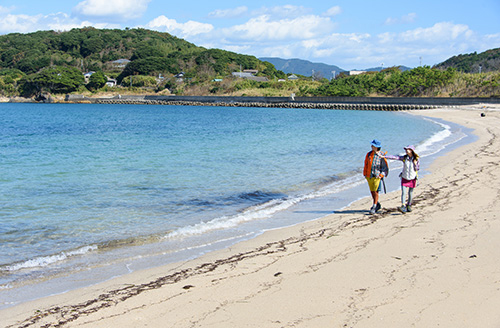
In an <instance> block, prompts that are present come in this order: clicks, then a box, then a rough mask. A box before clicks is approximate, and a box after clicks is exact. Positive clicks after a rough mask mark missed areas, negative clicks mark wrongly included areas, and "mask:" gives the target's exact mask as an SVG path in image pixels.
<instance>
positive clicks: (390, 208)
mask: <svg viewBox="0 0 500 328" xmlns="http://www.w3.org/2000/svg"><path fill="white" fill-rule="evenodd" d="M489 107H491V105H489ZM482 112H484V113H485V114H486V116H485V117H482V116H481V115H480V113H482ZM411 113H413V114H414V115H424V116H431V117H437V118H442V119H445V120H448V121H453V122H456V123H458V124H461V125H463V126H466V127H469V128H472V129H473V130H474V134H476V135H477V136H478V137H479V138H478V140H477V141H475V142H474V143H471V144H468V145H465V146H462V147H460V148H458V149H456V150H454V151H452V152H450V153H447V154H446V155H445V156H443V157H440V158H438V159H437V160H436V161H435V162H434V163H433V164H432V165H431V167H430V174H428V175H425V176H424V177H422V178H421V179H420V185H419V186H418V187H417V188H416V189H415V202H414V206H413V208H414V211H413V212H411V213H406V214H401V213H399V212H398V211H397V206H398V205H399V202H400V192H399V191H397V192H393V193H390V194H386V195H382V196H381V202H382V204H383V206H384V208H383V209H382V210H381V211H380V212H379V213H378V214H376V215H368V209H369V207H370V206H371V200H370V199H369V198H368V197H367V198H364V199H362V200H359V201H356V202H355V203H353V204H352V205H351V206H349V207H348V208H346V209H344V210H342V211H338V212H335V213H334V214H331V215H328V216H326V217H324V218H321V219H318V220H315V221H312V222H308V223H303V224H299V225H296V226H293V227H289V228H284V229H278V230H273V231H269V232H267V233H265V234H263V235H261V236H259V237H257V238H255V239H252V240H249V241H246V242H242V243H239V244H237V245H235V246H233V247H230V248H227V249H224V250H221V251H217V252H212V253H209V254H207V255H204V256H202V257H201V258H198V259H195V260H191V261H186V262H182V263H176V264H172V265H168V266H164V267H159V268H155V269H150V270H144V271H140V272H135V273H132V274H130V275H126V276H123V277H119V278H116V279H113V280H110V281H107V282H105V283H102V284H99V285H95V286H91V287H87V288H83V289H79V290H75V291H71V292H68V293H65V294H62V295H56V296H52V297H48V298H44V299H40V300H37V301H34V302H29V303H25V304H21V305H19V306H15V307H12V308H9V309H6V310H2V311H0V318H2V319H0V321H1V322H2V326H5V327H42V326H43V327H60V326H62V327H176V328H182V327H217V328H221V327H228V328H229V327H231V328H233V327H454V328H455V327H499V326H500V311H498V305H499V304H500V251H499V249H500V238H499V236H500V215H499V213H500V204H499V202H498V199H500V187H499V186H498V183H497V181H498V180H499V179H500V167H499V165H500V152H499V151H500V108H498V107H497V108H484V107H483V106H475V107H464V108H462V109H433V110H422V111H412V112H411ZM403 142H404V141H403ZM402 146H403V145H402ZM367 196H368V191H367Z"/></svg>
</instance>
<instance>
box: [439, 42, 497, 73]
mask: <svg viewBox="0 0 500 328" xmlns="http://www.w3.org/2000/svg"><path fill="white" fill-rule="evenodd" d="M434 67H435V68H438V69H447V68H455V69H457V71H460V72H464V73H479V72H482V73H485V72H493V71H499V70H500V48H496V49H491V50H487V51H485V52H482V53H479V54H478V53H477V52H474V53H471V54H465V55H458V56H453V57H451V58H449V59H447V60H445V61H444V62H442V63H439V64H437V65H435V66H434Z"/></svg>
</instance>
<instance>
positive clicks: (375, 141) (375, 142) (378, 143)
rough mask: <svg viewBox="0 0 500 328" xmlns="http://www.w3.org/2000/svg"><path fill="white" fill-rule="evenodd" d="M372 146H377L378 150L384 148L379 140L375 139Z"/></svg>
mask: <svg viewBox="0 0 500 328" xmlns="http://www.w3.org/2000/svg"><path fill="white" fill-rule="evenodd" d="M371 145H372V146H375V147H377V148H380V147H382V144H381V143H380V141H378V140H377V139H373V140H372V144H371Z"/></svg>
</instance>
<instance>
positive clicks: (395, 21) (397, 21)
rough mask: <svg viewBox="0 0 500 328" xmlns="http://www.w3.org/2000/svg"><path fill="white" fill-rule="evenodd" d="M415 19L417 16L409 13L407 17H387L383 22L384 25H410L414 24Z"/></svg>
mask: <svg viewBox="0 0 500 328" xmlns="http://www.w3.org/2000/svg"><path fill="white" fill-rule="evenodd" d="M416 19H417V14H415V13H409V14H408V15H404V16H402V17H400V18H392V17H389V18H387V19H386V20H385V25H397V24H410V23H413V22H415V20H416Z"/></svg>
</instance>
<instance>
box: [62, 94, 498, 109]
mask: <svg viewBox="0 0 500 328" xmlns="http://www.w3.org/2000/svg"><path fill="white" fill-rule="evenodd" d="M65 101H66V102H70V103H95V104H144V105H181V106H224V107H279V108H311V109H313V108H314V109H340V110H342V109H344V110H387V111H398V110H418V109H432V108H437V107H457V106H464V105H476V104H480V103H496V104H500V99H499V98H385V97H293V98H292V97H290V98H289V97H227V96H225V97H224V96H221V97H219V96H146V95H142V96H140V95H138V96H136V95H134V96H126V95H123V96H122V95H118V96H115V97H112V98H89V97H84V96H80V95H67V96H66V99H65Z"/></svg>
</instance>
